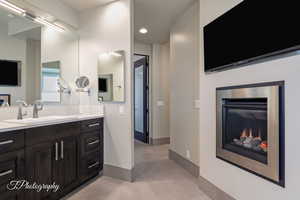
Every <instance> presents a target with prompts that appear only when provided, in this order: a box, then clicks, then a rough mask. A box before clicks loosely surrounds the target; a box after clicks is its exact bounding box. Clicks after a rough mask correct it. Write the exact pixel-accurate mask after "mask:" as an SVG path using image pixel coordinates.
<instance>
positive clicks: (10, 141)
mask: <svg viewBox="0 0 300 200" xmlns="http://www.w3.org/2000/svg"><path fill="white" fill-rule="evenodd" d="M11 143H14V141H13V140H7V141H3V142H0V146H2V145H6V144H11Z"/></svg>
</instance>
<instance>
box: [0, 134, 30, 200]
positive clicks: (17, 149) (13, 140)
mask: <svg viewBox="0 0 300 200" xmlns="http://www.w3.org/2000/svg"><path fill="white" fill-rule="evenodd" d="M24 163H25V162H24V132H18V131H17V132H16V131H13V132H8V133H0V199H1V200H23V199H24V196H23V192H22V191H18V190H14V191H11V190H8V188H7V185H8V184H10V182H11V181H13V180H16V179H17V180H22V179H24V175H25V172H24V169H25V164H24Z"/></svg>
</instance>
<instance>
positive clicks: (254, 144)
mask: <svg viewBox="0 0 300 200" xmlns="http://www.w3.org/2000/svg"><path fill="white" fill-rule="evenodd" d="M256 135H257V134H255V132H254V129H253V128H245V129H244V130H243V131H242V132H241V135H240V139H234V140H233V142H234V143H235V144H237V145H239V146H243V147H246V148H249V149H253V150H255V151H264V152H267V151H268V142H267V141H263V139H262V137H261V130H260V129H259V130H258V136H256Z"/></svg>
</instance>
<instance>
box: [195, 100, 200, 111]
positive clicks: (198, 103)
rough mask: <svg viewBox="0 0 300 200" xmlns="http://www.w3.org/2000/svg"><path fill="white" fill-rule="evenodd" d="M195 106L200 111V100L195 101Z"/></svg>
mask: <svg viewBox="0 0 300 200" xmlns="http://www.w3.org/2000/svg"><path fill="white" fill-rule="evenodd" d="M194 104H195V108H196V109H200V100H195V102H194Z"/></svg>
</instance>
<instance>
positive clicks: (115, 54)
mask: <svg viewBox="0 0 300 200" xmlns="http://www.w3.org/2000/svg"><path fill="white" fill-rule="evenodd" d="M110 55H112V56H116V57H122V55H121V54H119V53H117V52H111V53H110Z"/></svg>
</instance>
